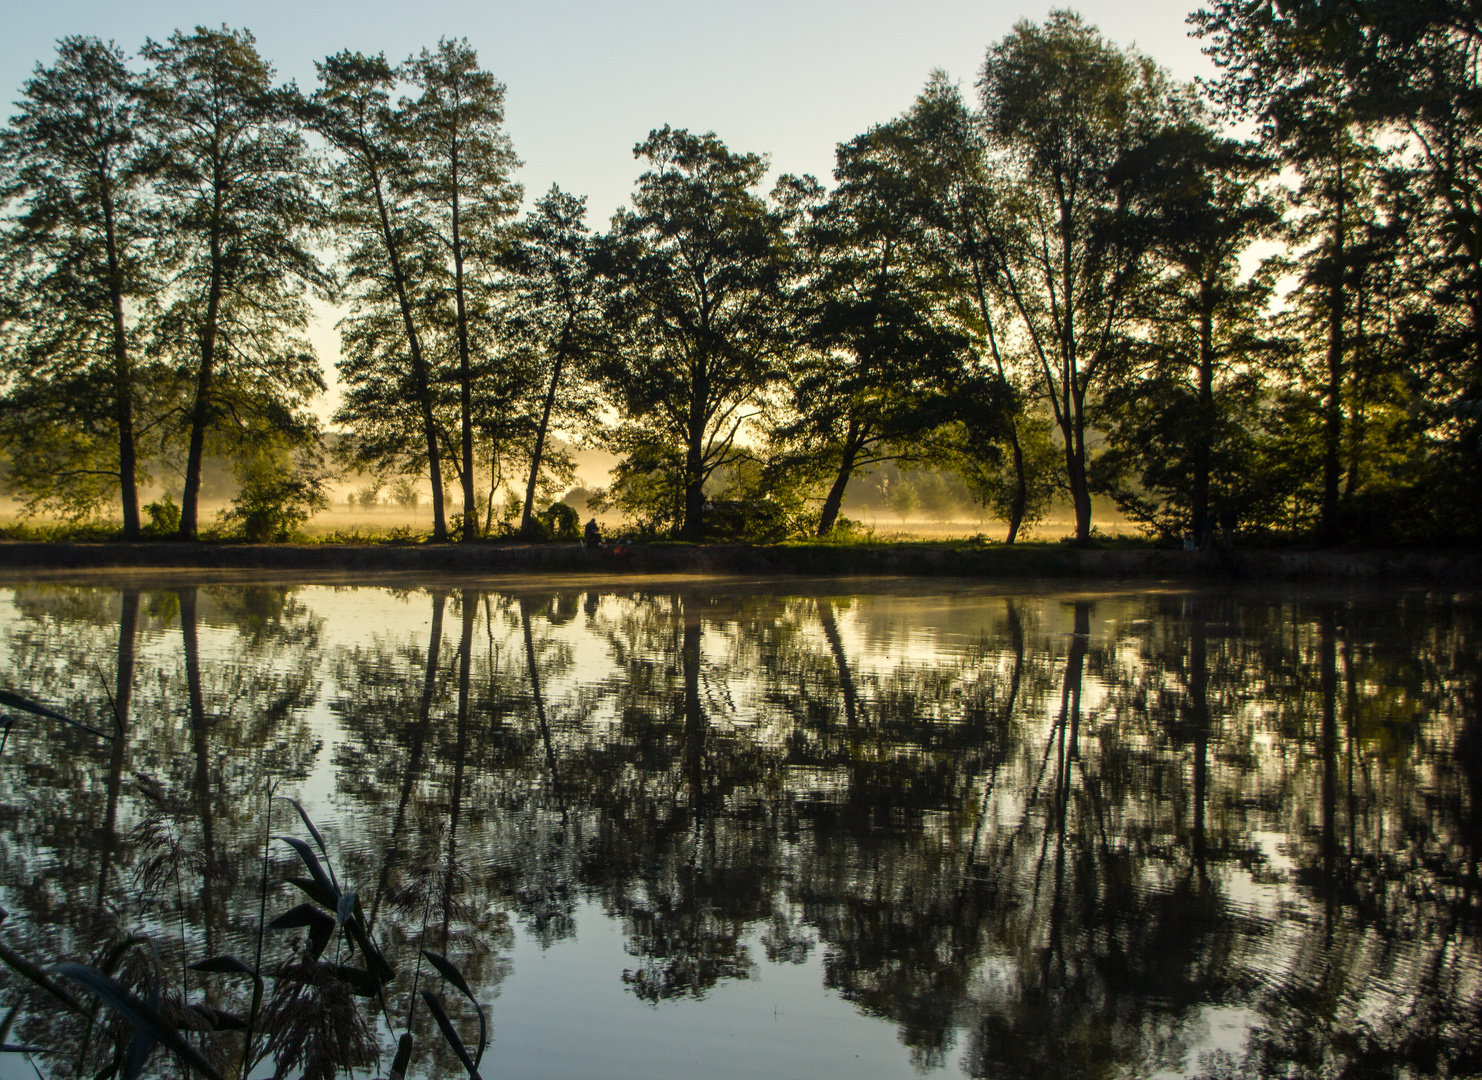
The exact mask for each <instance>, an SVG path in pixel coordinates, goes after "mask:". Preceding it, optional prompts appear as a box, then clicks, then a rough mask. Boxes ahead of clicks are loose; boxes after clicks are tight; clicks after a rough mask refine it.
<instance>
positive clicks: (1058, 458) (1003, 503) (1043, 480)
mask: <svg viewBox="0 0 1482 1080" xmlns="http://www.w3.org/2000/svg"><path fill="white" fill-rule="evenodd" d="M1016 426H1017V431H1018V439H1019V447H1020V451H1021V453H1022V459H1023V465H1022V471H1023V478H1024V481H1025V492H1024V499H1023V502H1022V504H1019V503H1018V501H1017V500H1018V499H1019V489H1018V484H1019V472H1018V471H1017V470H1016V469H1015V468H1014V464H1013V459H1012V457H1011V456H1010V454H1009V451H1008V450H1007V449H1006V448H1005V447H1004V446H1003V445H1002V444H1001V443H993V442H986V441H984V440H982V439H981V438H974V437H973V436H972V434H971V429H969V428H967V427H966V426H962V425H959V426H957V427H955V428H951V429H948V430H947V431H945V432H943V434H942V438H941V449H940V450H939V457H938V459H937V460H940V461H941V462H942V464H943V466H944V467H946V468H949V469H951V470H952V471H953V472H955V473H956V474H957V476H959V477H960V478H961V479H962V482H963V483H964V484H965V485H966V486H967V490H968V492H969V493H970V494H971V495H972V499H973V501H974V502H975V503H977V504H978V505H979V506H982V507H983V508H984V509H986V510H987V511H988V512H989V513H990V514H992V515H993V516H994V517H995V518H997V519H998V520H999V521H1002V522H1005V523H1010V522H1012V521H1013V517H1014V514H1015V511H1016V508H1017V511H1018V513H1019V515H1020V517H1019V529H1018V531H1017V532H1016V534H1015V539H1016V540H1017V539H1019V538H1022V537H1027V536H1028V535H1029V534H1030V533H1031V532H1032V531H1033V529H1034V526H1035V525H1036V524H1037V523H1039V522H1040V521H1042V520H1044V516H1045V514H1046V513H1048V512H1049V509H1050V505H1051V504H1052V503H1053V501H1054V499H1055V496H1056V495H1058V494H1060V493H1062V492H1063V491H1064V475H1065V450H1064V448H1063V447H1062V445H1061V443H1060V441H1059V439H1058V438H1057V437H1056V433H1055V430H1054V425H1053V423H1052V422H1051V420H1050V418H1049V417H1048V416H1046V415H1044V414H1043V413H1039V414H1031V415H1028V416H1021V417H1019V418H1018V419H1017V421H1016Z"/></svg>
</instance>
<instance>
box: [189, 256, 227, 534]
mask: <svg viewBox="0 0 1482 1080" xmlns="http://www.w3.org/2000/svg"><path fill="white" fill-rule="evenodd" d="M221 263H222V252H221V237H220V235H219V228H218V227H213V231H212V233H211V288H210V292H209V293H208V295H207V298H206V322H205V325H204V326H202V327H201V369H200V371H198V372H197V373H196V399H195V406H194V407H193V408H192V409H191V414H190V449H189V450H188V451H187V452H186V456H185V490H184V491H183V492H182V493H181V496H180V539H182V540H194V539H195V538H196V529H197V521H198V519H199V515H200V501H201V458H202V456H203V454H204V452H205V447H206V424H207V423H208V422H209V421H210V419H211V383H212V378H213V376H214V375H215V366H216V325H217V320H218V319H219V318H220V316H221V275H222V266H221Z"/></svg>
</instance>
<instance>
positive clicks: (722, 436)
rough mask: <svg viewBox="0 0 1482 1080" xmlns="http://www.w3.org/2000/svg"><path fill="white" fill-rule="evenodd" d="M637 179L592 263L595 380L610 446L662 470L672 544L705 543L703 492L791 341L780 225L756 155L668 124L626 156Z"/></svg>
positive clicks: (785, 241)
mask: <svg viewBox="0 0 1482 1080" xmlns="http://www.w3.org/2000/svg"><path fill="white" fill-rule="evenodd" d="M633 154H634V157H638V158H643V159H646V160H647V162H648V163H649V165H650V168H649V171H647V172H645V173H644V174H643V175H642V176H641V177H639V179H638V188H637V191H636V192H635V193H634V195H633V209H632V210H627V209H623V210H619V211H618V212H617V214H616V215H614V217H613V222H612V231H611V233H610V234H609V235H608V236H606V237H604V238H603V240H602V244H601V250H600V252H599V266H600V268H601V271H602V273H603V275H604V277H605V279H606V282H607V284H608V289H607V297H606V310H605V315H606V321H607V326H608V330H609V333H608V335H607V337H606V340H605V342H604V345H603V348H602V352H601V355H600V359H599V377H600V380H601V383H602V384H603V386H604V388H605V389H606V390H607V392H608V393H609V394H610V395H611V397H612V399H613V401H614V403H615V404H616V406H617V409H618V412H619V415H620V417H621V418H622V421H623V424H622V426H620V427H619V429H618V432H617V433H616V435H615V436H614V439H615V442H614V445H621V446H622V447H624V448H625V449H628V450H630V451H636V450H641V451H642V453H643V455H644V456H645V458H646V459H647V460H650V461H653V462H655V463H656V464H658V463H665V462H667V463H672V464H670V465H669V466H668V470H672V474H673V475H672V478H671V479H669V480H666V481H665V482H664V483H663V484H661V485H660V486H663V487H672V488H675V489H677V490H678V491H680V492H682V500H683V501H682V503H681V504H680V505H679V506H676V507H675V508H674V513H675V515H676V517H677V519H678V520H679V535H680V536H681V537H682V538H684V539H686V540H699V539H701V538H703V536H704V534H705V525H704V513H705V482H706V481H707V480H708V479H709V478H710V476H711V475H712V474H713V473H714V472H715V471H716V470H717V469H718V468H720V467H721V466H723V465H727V464H729V463H731V462H733V461H735V460H737V459H738V458H739V456H740V455H741V454H742V450H741V449H740V448H738V447H737V445H736V439H737V436H738V434H739V433H740V431H741V427H742V425H743V424H744V423H745V421H746V420H747V419H748V418H749V417H750V416H751V415H752V413H751V412H749V411H748V410H749V409H753V408H755V406H756V405H757V402H758V395H759V394H760V393H761V392H762V390H763V389H764V388H765V387H767V386H768V385H769V384H771V383H772V382H773V381H774V380H775V379H776V378H777V377H778V375H779V372H780V363H781V361H782V359H783V357H784V355H785V354H786V352H787V350H788V348H789V347H790V344H791V341H792V324H791V318H790V314H791V309H790V304H789V292H788V283H789V280H790V276H791V273H792V264H793V253H792V245H791V242H790V240H789V237H788V234H787V215H786V214H785V213H784V212H783V211H782V209H780V208H779V207H777V206H776V205H770V204H768V202H767V201H766V200H765V199H763V198H762V197H761V196H759V195H757V194H756V193H755V191H754V189H755V188H756V186H757V185H758V184H760V183H761V180H762V177H763V175H764V174H765V172H766V159H765V158H763V157H761V156H759V155H757V154H734V153H732V152H731V151H730V150H728V149H727V148H726V146H725V144H724V143H722V142H721V141H720V140H719V139H717V138H716V137H715V135H714V134H713V133H706V134H703V135H694V134H691V133H690V132H688V131H684V130H675V129H673V128H670V127H667V126H666V127H664V128H662V129H659V130H656V131H653V132H651V133H650V134H649V137H648V138H647V140H645V141H644V142H642V143H639V144H638V145H637V146H636V147H634V151H633Z"/></svg>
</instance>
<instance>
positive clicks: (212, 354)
mask: <svg viewBox="0 0 1482 1080" xmlns="http://www.w3.org/2000/svg"><path fill="white" fill-rule="evenodd" d="M143 55H144V57H145V58H146V59H147V60H149V61H150V63H151V64H152V67H151V69H150V71H149V73H148V75H147V77H146V83H145V92H146V94H147V100H148V102H149V106H150V110H149V111H150V123H151V126H152V128H153V130H154V133H155V137H156V138H157V139H158V141H159V144H160V147H159V149H160V160H161V164H162V167H161V169H160V173H159V179H158V181H157V190H158V193H159V199H160V209H161V211H162V213H163V215H164V217H165V222H166V225H167V234H166V235H167V236H168V238H169V240H170V243H169V244H168V247H167V257H168V259H169V261H170V263H171V265H172V267H173V269H174V279H173V282H172V291H173V293H174V295H175V297H176V299H175V301H174V303H173V304H172V305H171V308H170V311H169V313H168V318H167V320H166V322H165V324H164V336H165V339H166V340H165V345H166V347H167V348H169V349H171V350H172V351H174V352H175V353H177V354H178V355H180V356H181V357H182V360H183V361H184V363H185V368H186V371H187V373H188V375H189V378H190V381H191V382H192V383H193V387H192V392H191V399H190V401H189V404H188V406H187V411H188V424H189V426H188V448H187V456H186V463H185V485H184V493H183V496H182V499H181V507H180V535H181V536H182V537H183V538H186V539H190V538H193V537H194V536H195V534H196V529H197V526H198V517H199V510H200V493H201V463H202V459H203V457H204V455H205V451H206V439H207V435H208V433H209V431H210V430H211V428H212V427H213V426H214V425H216V424H218V423H219V422H221V421H223V420H227V421H230V422H232V423H233V425H234V426H236V427H238V429H239V430H243V431H248V430H250V429H251V428H252V426H253V424H252V423H251V422H250V421H248V420H247V417H248V416H250V415H255V416H258V417H268V418H269V419H268V423H267V425H266V426H267V427H268V428H270V429H274V430H278V431H282V430H285V429H292V428H294V427H295V426H298V425H302V424H304V423H305V422H306V420H305V418H304V417H303V416H302V414H298V415H295V410H296V409H298V408H299V407H300V406H302V405H303V404H305V403H306V402H307V400H308V398H309V397H310V396H311V395H312V394H314V393H315V392H318V391H323V390H324V380H323V378H322V376H321V375H320V372H319V366H318V362H317V361H316V360H315V359H314V356H313V352H312V350H311V348H310V346H309V345H308V343H307V342H306V341H304V340H303V339H302V338H301V337H297V336H295V334H296V333H297V332H302V330H303V329H304V327H305V326H306V325H307V322H308V306H307V303H306V301H305V290H306V288H307V287H310V286H316V287H325V286H327V285H328V284H329V277H328V275H327V273H326V271H325V270H324V269H323V268H322V267H321V266H320V263H319V260H318V258H317V256H316V254H315V252H314V248H313V244H312V242H311V236H310V232H311V229H312V228H313V227H314V226H315V224H316V223H317V221H318V217H319V209H318V205H317V203H316V200H315V198H314V194H313V190H312V187H311V180H312V176H313V161H312V158H311V156H310V154H309V152H308V149H307V147H306V146H305V143H304V140H303V137H302V135H301V134H300V132H299V130H298V124H297V121H296V120H295V115H296V112H297V108H298V105H299V102H298V99H297V93H296V91H295V90H293V88H292V87H275V86H274V85H273V69H272V67H271V65H269V64H268V63H267V61H265V60H264V59H263V58H262V57H261V55H259V54H258V51H257V46H256V42H255V40H254V39H253V37H252V34H251V33H249V32H248V31H246V30H231V29H227V28H225V27H223V28H222V29H220V30H208V29H206V28H205V27H197V28H196V29H195V31H194V32H193V33H190V34H184V33H181V32H179V31H177V32H176V33H174V34H172V35H171V36H170V38H169V40H168V41H165V42H156V41H149V42H147V43H146V44H145V46H144V49H143Z"/></svg>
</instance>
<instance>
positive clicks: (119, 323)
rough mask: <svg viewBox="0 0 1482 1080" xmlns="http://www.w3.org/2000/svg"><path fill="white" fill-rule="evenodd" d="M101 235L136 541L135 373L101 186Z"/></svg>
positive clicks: (121, 464)
mask: <svg viewBox="0 0 1482 1080" xmlns="http://www.w3.org/2000/svg"><path fill="white" fill-rule="evenodd" d="M103 232H104V239H105V242H106V244H107V247H108V300H109V307H110V308H111V309H112V315H113V406H114V418H115V423H117V424H118V486H119V497H120V499H121V501H122V503H123V535H124V539H125V540H137V539H139V479H138V472H139V468H138V461H137V454H136V451H135V449H134V370H133V366H132V364H131V363H130V360H129V336H128V329H127V327H126V325H125V323H124V296H123V267H122V266H121V265H120V263H119V258H118V230H117V223H116V222H115V220H114V207H113V192H112V190H111V189H110V187H109V186H108V184H107V183H106V182H105V183H104V185H103Z"/></svg>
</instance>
